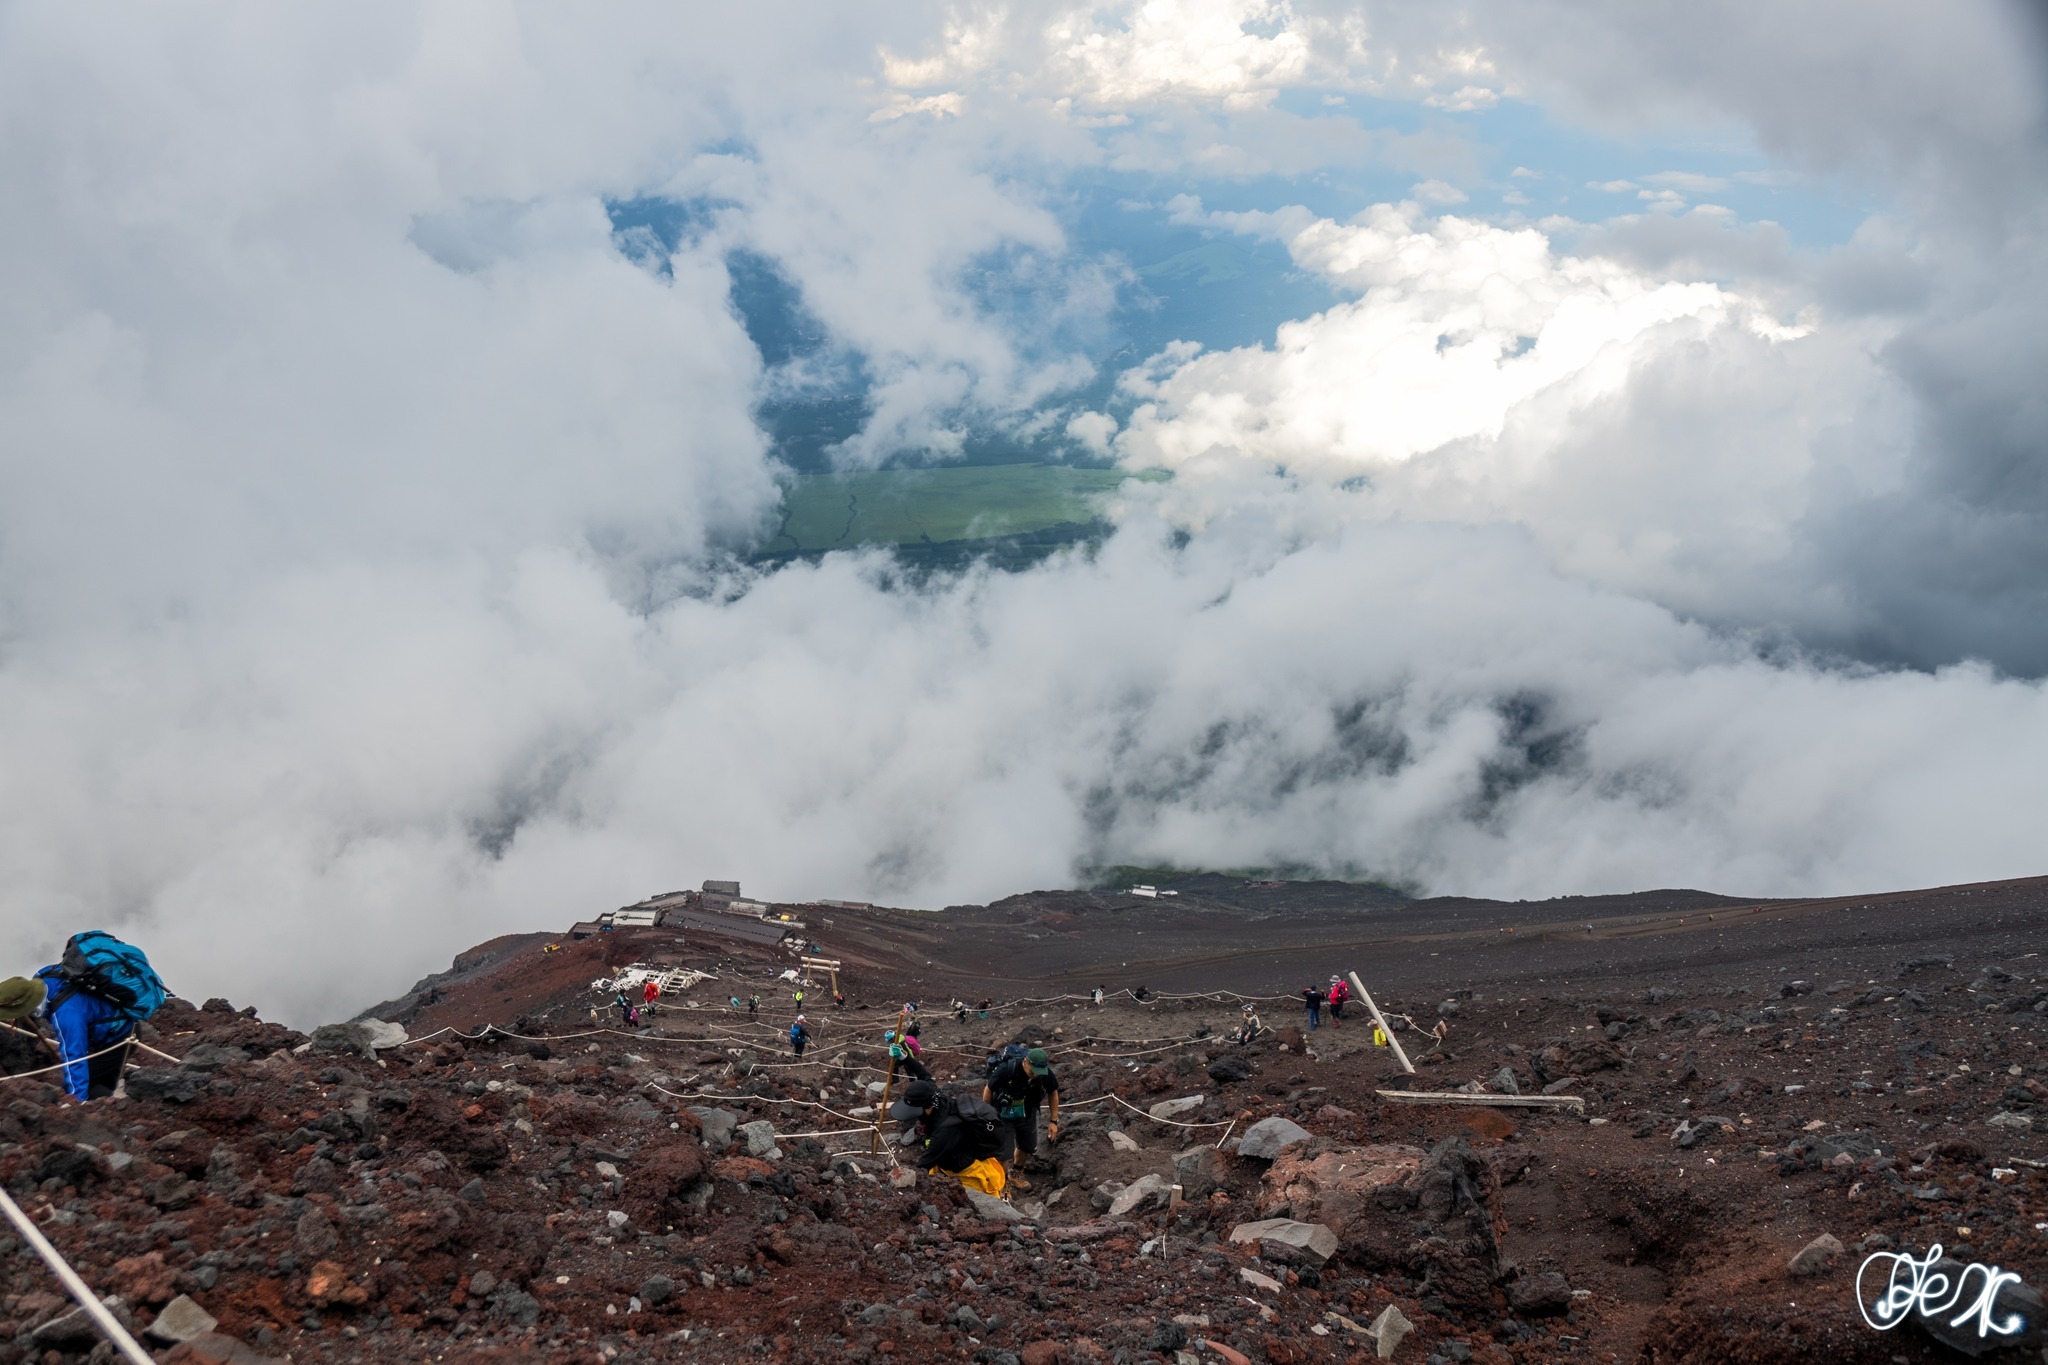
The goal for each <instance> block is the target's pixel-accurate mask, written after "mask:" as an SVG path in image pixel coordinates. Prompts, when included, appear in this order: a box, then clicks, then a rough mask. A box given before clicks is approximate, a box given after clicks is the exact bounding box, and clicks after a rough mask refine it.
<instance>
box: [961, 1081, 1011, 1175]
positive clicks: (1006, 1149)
mask: <svg viewBox="0 0 2048 1365" xmlns="http://www.w3.org/2000/svg"><path fill="white" fill-rule="evenodd" d="M953 1110H954V1113H955V1114H956V1115H957V1116H958V1118H959V1121H960V1126H961V1127H962V1128H963V1129H965V1130H966V1133H967V1147H968V1150H969V1151H971V1152H973V1153H974V1155H975V1157H976V1158H977V1159H978V1158H981V1157H991V1156H992V1157H998V1158H1001V1159H1002V1160H1004V1161H1007V1160H1009V1158H1010V1153H1012V1152H1014V1151H1015V1150H1016V1143H1017V1135H1016V1134H1015V1133H1012V1132H1011V1131H1010V1125H1009V1124H1007V1123H1004V1122H1003V1120H1002V1118H1001V1117H1000V1116H999V1115H998V1114H997V1113H996V1110H995V1106H994V1105H992V1104H989V1103H988V1102H986V1101H984V1100H979V1099H976V1098H974V1097H973V1096H971V1095H962V1096H961V1097H960V1098H959V1099H957V1100H955V1101H954V1103H953Z"/></svg>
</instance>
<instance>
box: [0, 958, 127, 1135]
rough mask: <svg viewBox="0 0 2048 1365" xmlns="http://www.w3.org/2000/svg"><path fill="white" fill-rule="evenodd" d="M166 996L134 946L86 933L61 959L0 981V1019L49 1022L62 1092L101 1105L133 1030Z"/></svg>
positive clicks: (116, 1083)
mask: <svg viewBox="0 0 2048 1365" xmlns="http://www.w3.org/2000/svg"><path fill="white" fill-rule="evenodd" d="M166 994H167V993H166V991H165V990H164V983H163V980H162V978H160V977H159V976H158V975H157V974H156V969H155V968H153V967H151V966H150V965H149V958H148V957H147V956H146V955H145V954H144V953H143V951H142V950H141V949H140V948H137V947H136V946H135V945H133V944H131V943H123V942H122V941H121V940H120V939H117V938H115V937H114V936H113V935H112V934H109V933H106V932H105V931H104V930H100V929H89V930H87V931H86V932H84V933H82V934H74V935H72V936H71V940H70V941H69V942H68V943H66V944H65V945H64V956H63V958H62V960H61V961H58V962H55V963H52V964H51V965H50V966H47V967H45V968H43V969H42V970H41V971H39V972H37V973H36V974H35V975H34V976H32V977H20V976H17V977H13V978H10V979H9V980H7V981H4V982H0V1020H6V1021H8V1022H10V1023H11V1022H13V1021H15V1020H19V1019H29V1018H34V1019H38V1020H48V1021H49V1023H50V1027H51V1030H52V1031H53V1032H54V1033H55V1034H56V1035H57V1057H58V1060H59V1061H60V1062H61V1063H62V1064H63V1067H64V1088H65V1090H66V1091H68V1092H69V1093H70V1095H71V1098H72V1099H74V1100H79V1101H84V1100H97V1099H104V1098H106V1097H107V1096H109V1095H112V1094H113V1093H114V1092H115V1090H116V1089H118V1088H119V1087H120V1084H121V1070H122V1068H123V1067H124V1066H126V1065H127V1062H128V1054H129V1052H130V1051H131V1050H132V1049H133V1046H134V1040H135V1026H136V1025H137V1024H139V1023H141V1022H142V1021H143V1020H145V1019H147V1018H149V1016H150V1015H152V1014H154V1013H156V1011H157V1008H158V1007H159V1006H161V1005H162V1004H163V1002H164V998H165V995H166Z"/></svg>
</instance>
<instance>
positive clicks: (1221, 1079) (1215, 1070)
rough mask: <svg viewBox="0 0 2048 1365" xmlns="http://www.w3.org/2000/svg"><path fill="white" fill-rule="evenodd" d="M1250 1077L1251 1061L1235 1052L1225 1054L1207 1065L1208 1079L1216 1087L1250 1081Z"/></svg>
mask: <svg viewBox="0 0 2048 1365" xmlns="http://www.w3.org/2000/svg"><path fill="white" fill-rule="evenodd" d="M1251 1076H1252V1064H1251V1059H1250V1058H1248V1057H1244V1056H1240V1055H1239V1054H1237V1053H1235V1052H1226V1053H1224V1054H1223V1055H1222V1056H1221V1057H1218V1058H1216V1059H1215V1060H1214V1061H1212V1062H1210V1063H1209V1079H1210V1080H1212V1081H1214V1082H1216V1084H1218V1085H1234V1084H1236V1083H1237V1082H1239V1081H1248V1080H1250V1079H1251Z"/></svg>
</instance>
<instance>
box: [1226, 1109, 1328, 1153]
mask: <svg viewBox="0 0 2048 1365" xmlns="http://www.w3.org/2000/svg"><path fill="white" fill-rule="evenodd" d="M1311 1136H1312V1134H1310V1132H1309V1131H1308V1129H1306V1128H1304V1127H1302V1126H1301V1125H1300V1124H1298V1123H1296V1122H1295V1121H1294V1120H1292V1119H1284V1118H1281V1117H1279V1116H1278V1115H1275V1116H1274V1117H1272V1118H1269V1119H1260V1120H1259V1121H1258V1122H1257V1123H1255V1124H1253V1125H1252V1126H1251V1127H1249V1128H1247V1129H1245V1130H1244V1136H1243V1137H1241V1138H1239V1139H1238V1141H1237V1154H1238V1155H1239V1156H1248V1157H1253V1158H1256V1159H1258V1160H1260V1161H1271V1160H1273V1159H1274V1158H1275V1157H1277V1156H1279V1155H1280V1153H1281V1152H1283V1151H1285V1150H1286V1149H1287V1148H1289V1147H1292V1146H1293V1145H1294V1144H1295V1143H1297V1142H1307V1141H1308V1140H1309V1138H1310V1137H1311Z"/></svg>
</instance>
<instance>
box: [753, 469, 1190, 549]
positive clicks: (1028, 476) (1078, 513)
mask: <svg viewBox="0 0 2048 1365" xmlns="http://www.w3.org/2000/svg"><path fill="white" fill-rule="evenodd" d="M1133 477H1146V478H1163V477H1165V475H1163V474H1152V473H1149V472H1148V474H1147V475H1142V476H1134V475H1131V474H1128V473H1126V472H1124V471H1123V470H1120V469H1082V468H1076V467H1074V466H1072V465H1053V464H999V465H952V466H942V467H940V468H936V469H884V470H875V471H872V472H868V473H860V474H801V475H798V476H797V479H796V482H795V483H794V485H792V486H791V488H790V490H789V492H788V493H787V494H786V495H785V497H784V499H783V521H782V525H781V527H780V528H779V529H778V531H777V534H776V535H775V537H774V538H773V539H772V540H770V541H769V542H768V544H766V545H765V546H763V547H762V549H763V551H765V552H767V553H770V554H789V553H797V554H802V553H806V552H811V551H818V550H843V549H850V548H852V547H853V546H856V545H938V544H945V543H948V542H955V541H975V540H988V539H994V538H998V537H1004V536H1021V535H1029V534H1031V533H1033V532H1039V531H1044V530H1046V529H1048V528H1051V527H1056V526H1063V525H1066V526H1076V525H1085V524H1087V523H1090V522H1093V521H1095V520H1096V519H1098V518H1099V517H1100V516H1101V515H1102V509H1103V507H1104V505H1105V504H1106V503H1107V502H1108V500H1109V498H1110V496H1111V495H1112V494H1114V493H1115V492H1116V490H1117V487H1118V486H1119V485H1121V484H1122V483H1123V482H1124V481H1125V480H1126V479H1129V478H1133Z"/></svg>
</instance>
